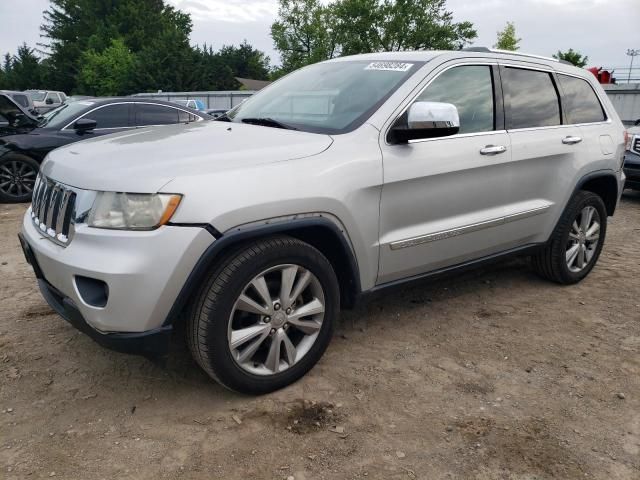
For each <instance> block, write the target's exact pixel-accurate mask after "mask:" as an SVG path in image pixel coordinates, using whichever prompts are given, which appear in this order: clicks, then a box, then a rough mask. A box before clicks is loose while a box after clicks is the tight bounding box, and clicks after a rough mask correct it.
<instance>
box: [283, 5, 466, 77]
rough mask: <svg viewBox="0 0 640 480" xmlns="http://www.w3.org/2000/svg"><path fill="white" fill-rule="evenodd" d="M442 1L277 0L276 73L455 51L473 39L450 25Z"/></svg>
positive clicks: (461, 25)
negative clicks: (371, 55)
mask: <svg viewBox="0 0 640 480" xmlns="http://www.w3.org/2000/svg"><path fill="white" fill-rule="evenodd" d="M445 4H446V1H445V0H337V1H336V2H334V3H330V4H328V5H323V4H322V3H320V2H319V1H318V0H280V10H279V12H278V13H279V18H278V20H277V21H276V22H275V23H274V24H273V25H272V26H271V36H272V37H273V40H274V43H275V47H276V49H277V50H278V51H279V52H280V56H281V57H282V70H284V71H290V70H293V69H295V68H298V67H300V66H303V65H307V64H310V63H314V62H317V61H321V60H326V59H329V58H333V57H335V56H339V55H351V54H357V53H366V52H378V51H398V50H423V49H460V48H462V47H463V46H465V45H466V44H468V43H469V42H470V41H471V40H472V39H473V38H475V37H476V36H477V33H476V31H475V30H474V29H473V24H471V23H470V22H460V23H456V22H454V21H453V16H452V14H451V12H449V11H447V10H446V8H445Z"/></svg>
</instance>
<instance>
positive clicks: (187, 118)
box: [178, 110, 196, 123]
mask: <svg viewBox="0 0 640 480" xmlns="http://www.w3.org/2000/svg"><path fill="white" fill-rule="evenodd" d="M178 118H179V119H180V123H190V122H195V121H196V116H195V115H193V114H192V113H189V112H185V111H184V110H178Z"/></svg>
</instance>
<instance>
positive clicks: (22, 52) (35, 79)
mask: <svg viewBox="0 0 640 480" xmlns="http://www.w3.org/2000/svg"><path fill="white" fill-rule="evenodd" d="M10 72H11V73H10V82H11V85H10V88H13V89H15V90H26V89H28V88H41V85H42V74H43V72H42V66H41V64H40V59H39V58H38V56H37V55H36V54H35V53H34V50H33V49H32V48H29V47H28V46H27V44H26V43H23V44H22V45H21V46H19V47H18V51H17V53H16V55H14V56H13V57H12V58H11V68H10Z"/></svg>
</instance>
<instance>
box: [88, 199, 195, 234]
mask: <svg viewBox="0 0 640 480" xmlns="http://www.w3.org/2000/svg"><path fill="white" fill-rule="evenodd" d="M181 198H182V197H181V196H180V195H173V194H165V193H151V194H148V193H116V192H98V194H97V196H96V199H95V201H94V202H93V207H91V211H90V212H89V217H88V219H87V224H88V225H89V226H90V227H95V228H111V229H117V230H153V229H154V228H157V227H159V226H160V225H164V224H165V223H167V222H168V221H169V220H170V219H171V217H172V216H173V213H174V212H175V211H176V209H177V208H178V205H179V204H180V200H181Z"/></svg>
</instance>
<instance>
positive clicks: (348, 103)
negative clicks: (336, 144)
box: [226, 60, 424, 134]
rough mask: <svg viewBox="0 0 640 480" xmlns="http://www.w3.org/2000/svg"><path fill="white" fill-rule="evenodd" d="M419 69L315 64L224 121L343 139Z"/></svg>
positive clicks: (391, 64)
mask: <svg viewBox="0 0 640 480" xmlns="http://www.w3.org/2000/svg"><path fill="white" fill-rule="evenodd" d="M423 63H424V62H411V63H407V62H397V61H373V62H372V61H366V60H358V61H340V62H327V63H317V64H315V65H311V66H309V67H306V68H303V69H301V70H298V71H296V72H294V73H292V74H290V75H287V76H286V77H284V78H283V79H281V80H279V81H278V82H276V83H274V84H273V85H271V86H269V87H267V88H266V89H264V90H262V91H261V92H260V93H257V94H256V95H254V96H252V97H250V98H249V99H248V100H246V101H245V102H243V103H242V104H240V105H239V106H237V107H236V108H235V109H233V110H232V111H231V112H229V113H227V116H226V118H228V119H230V120H231V121H233V122H242V121H243V120H245V121H246V123H258V122H257V121H256V120H258V119H262V120H264V119H267V120H269V121H275V122H278V123H280V124H282V125H284V126H288V127H291V128H295V129H297V130H303V131H307V132H314V133H328V134H339V133H346V132H349V131H351V130H354V129H355V128H357V127H359V126H360V125H361V124H362V123H364V122H365V121H366V120H367V118H369V117H370V116H371V114H373V112H375V111H376V110H377V109H378V107H379V106H380V105H382V103H383V102H384V101H385V100H386V99H387V98H388V97H389V96H390V95H391V94H392V93H393V92H394V91H395V90H396V89H397V88H398V87H399V86H400V85H401V84H402V83H403V82H404V81H405V80H406V79H407V78H409V77H410V76H411V75H412V74H413V73H415V71H416V70H417V69H418V68H419V67H421V66H422V65H423ZM273 123H274V122H272V124H273ZM263 124H264V123H263Z"/></svg>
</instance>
